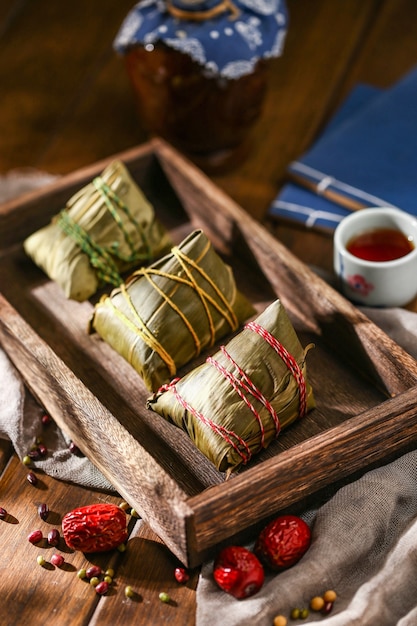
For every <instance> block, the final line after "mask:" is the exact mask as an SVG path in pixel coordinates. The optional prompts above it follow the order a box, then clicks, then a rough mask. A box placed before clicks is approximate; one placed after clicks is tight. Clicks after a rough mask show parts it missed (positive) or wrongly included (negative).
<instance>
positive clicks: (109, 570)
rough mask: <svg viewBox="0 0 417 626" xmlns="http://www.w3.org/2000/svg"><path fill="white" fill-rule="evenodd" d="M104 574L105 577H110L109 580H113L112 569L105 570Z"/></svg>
mask: <svg viewBox="0 0 417 626" xmlns="http://www.w3.org/2000/svg"><path fill="white" fill-rule="evenodd" d="M104 573H105V574H106V576H111V578H114V569H113V568H112V567H109V569H106V571H105V572H104Z"/></svg>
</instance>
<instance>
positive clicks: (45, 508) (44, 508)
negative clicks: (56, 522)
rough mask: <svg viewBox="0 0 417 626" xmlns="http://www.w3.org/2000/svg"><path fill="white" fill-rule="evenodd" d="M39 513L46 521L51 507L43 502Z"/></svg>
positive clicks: (39, 507)
mask: <svg viewBox="0 0 417 626" xmlns="http://www.w3.org/2000/svg"><path fill="white" fill-rule="evenodd" d="M38 515H39V517H40V518H41V519H42V520H43V521H46V519H47V518H48V515H49V508H48V505H47V504H46V503H45V502H42V504H40V505H39V506H38Z"/></svg>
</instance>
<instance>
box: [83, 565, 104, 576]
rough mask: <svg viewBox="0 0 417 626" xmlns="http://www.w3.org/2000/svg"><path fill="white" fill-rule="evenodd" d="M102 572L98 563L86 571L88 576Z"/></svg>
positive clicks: (98, 574) (99, 574)
mask: <svg viewBox="0 0 417 626" xmlns="http://www.w3.org/2000/svg"><path fill="white" fill-rule="evenodd" d="M102 573H103V572H102V569H101V567H99V566H98V565H92V566H91V567H89V568H88V570H87V571H86V576H87V578H94V577H98V576H101V574H102Z"/></svg>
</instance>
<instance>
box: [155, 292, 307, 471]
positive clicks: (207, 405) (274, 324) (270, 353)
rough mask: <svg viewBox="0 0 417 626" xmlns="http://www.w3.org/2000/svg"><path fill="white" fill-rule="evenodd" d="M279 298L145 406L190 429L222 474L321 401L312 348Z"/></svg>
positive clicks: (236, 465) (237, 465)
mask: <svg viewBox="0 0 417 626" xmlns="http://www.w3.org/2000/svg"><path fill="white" fill-rule="evenodd" d="M307 351H308V347H307V348H306V349H303V347H302V346H301V344H300V342H299V340H298V337H297V335H296V332H295V330H294V328H293V326H292V324H291V322H290V320H289V318H288V315H287V313H286V311H285V309H284V307H283V306H282V304H281V302H280V301H279V300H276V301H275V302H273V303H272V304H271V305H269V306H268V307H267V308H266V309H265V310H264V311H263V313H262V314H261V315H259V316H258V317H257V318H256V319H255V320H253V321H251V322H248V323H247V324H246V325H245V327H244V328H243V329H242V330H241V331H240V332H239V333H238V334H237V335H235V336H234V337H233V338H232V339H231V340H230V341H229V343H228V344H227V345H226V346H222V347H221V349H220V350H219V351H218V352H217V353H216V354H215V355H214V356H212V357H208V359H207V360H206V362H205V363H203V364H202V365H200V366H198V367H196V368H195V369H193V370H191V371H190V372H188V373H187V374H186V375H185V376H184V377H183V378H181V379H173V380H172V381H171V382H170V383H169V384H167V385H164V386H162V387H161V388H160V389H159V390H158V391H157V392H156V393H155V394H154V395H153V396H152V397H151V398H149V400H148V402H147V407H148V408H149V409H151V410H152V411H155V412H156V413H158V414H159V415H161V416H162V417H164V418H165V419H167V420H168V421H170V422H172V423H174V424H176V425H177V426H179V427H180V428H182V429H183V430H185V432H187V433H188V435H189V436H190V438H191V440H192V441H193V442H194V444H195V445H196V446H197V448H199V450H200V451H201V452H202V453H203V454H205V456H206V457H207V458H208V459H209V460H210V461H211V462H212V463H213V464H214V465H215V466H216V468H217V469H218V470H220V471H226V472H230V471H234V470H236V469H237V468H238V467H239V466H240V465H242V464H245V463H247V462H248V461H249V460H250V458H251V457H252V455H253V454H255V453H257V452H259V451H260V450H262V449H263V448H266V447H267V446H268V445H269V444H270V443H271V441H272V440H273V439H275V438H276V437H277V436H278V434H279V432H280V431H281V430H282V429H283V428H285V427H286V426H288V425H289V424H291V423H292V422H294V421H295V420H296V419H298V418H300V417H303V416H304V415H305V414H306V413H307V412H308V411H309V410H310V409H312V408H313V407H314V406H315V402H314V395H313V390H312V388H311V385H310V384H309V382H308V380H307V373H306V353H307Z"/></svg>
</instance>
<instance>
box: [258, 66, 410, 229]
mask: <svg viewBox="0 0 417 626" xmlns="http://www.w3.org/2000/svg"><path fill="white" fill-rule="evenodd" d="M416 148H417V68H414V69H413V70H412V71H410V72H409V73H408V74H406V76H405V77H403V78H402V79H401V80H400V81H399V82H398V83H396V84H395V85H394V86H393V87H391V88H390V89H387V90H384V91H380V90H378V89H376V88H374V87H370V86H367V85H359V86H357V87H356V88H355V89H354V90H353V91H352V93H351V94H350V96H349V97H348V98H347V100H346V102H345V103H344V105H343V106H342V107H341V109H340V110H339V112H338V113H337V114H336V116H335V117H334V118H333V120H332V121H331V122H330V124H329V125H328V127H327V128H326V130H325V132H324V133H323V134H322V135H321V137H320V138H319V139H318V140H317V141H316V142H315V144H314V145H313V147H312V148H311V149H310V150H309V151H308V152H307V153H306V154H304V155H303V156H302V157H301V158H300V159H299V160H297V161H294V162H292V163H290V165H289V167H288V174H289V177H290V178H291V177H294V178H301V179H303V180H304V181H305V183H304V184H300V183H299V182H297V183H296V184H295V183H294V182H290V183H288V184H286V185H284V187H283V188H282V190H281V192H280V193H279V194H278V196H277V198H276V199H275V200H274V202H273V203H272V205H271V206H270V208H269V211H268V214H269V216H270V217H273V218H279V219H285V220H288V219H289V220H292V221H295V222H298V223H301V224H303V225H304V226H307V227H310V228H324V229H326V230H329V229H330V230H334V229H335V228H336V226H337V224H338V223H339V222H340V221H341V220H342V219H343V217H345V216H346V215H348V214H349V213H350V210H351V209H348V208H345V206H344V204H345V203H350V202H353V203H354V204H357V205H358V206H396V207H398V208H400V209H403V210H405V211H407V212H409V213H412V214H413V215H417V150H416ZM308 185H310V187H313V188H314V189H311V188H310V189H309V188H307V187H306V186H308ZM331 194H333V195H334V196H337V198H336V199H331V200H330V199H329V196H330V195H331Z"/></svg>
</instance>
